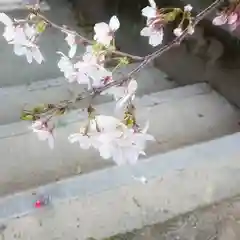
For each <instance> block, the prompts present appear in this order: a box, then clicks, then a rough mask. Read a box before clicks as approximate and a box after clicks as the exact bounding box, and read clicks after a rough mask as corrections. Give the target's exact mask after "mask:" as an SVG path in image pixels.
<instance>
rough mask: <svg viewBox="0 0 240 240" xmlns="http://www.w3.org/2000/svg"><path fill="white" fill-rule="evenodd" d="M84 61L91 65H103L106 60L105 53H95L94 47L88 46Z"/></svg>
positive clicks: (83, 57)
mask: <svg viewBox="0 0 240 240" xmlns="http://www.w3.org/2000/svg"><path fill="white" fill-rule="evenodd" d="M82 59H83V61H84V62H88V63H89V64H99V65H102V64H103V62H104V60H105V55H104V51H99V52H95V51H94V48H93V46H91V45H88V46H87V47H86V51H85V53H84V54H83V56H82Z"/></svg>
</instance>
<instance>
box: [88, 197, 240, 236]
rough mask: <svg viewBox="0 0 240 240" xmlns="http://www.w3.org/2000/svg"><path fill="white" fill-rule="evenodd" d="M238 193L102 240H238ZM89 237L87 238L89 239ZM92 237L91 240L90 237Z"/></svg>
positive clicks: (239, 198)
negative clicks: (203, 206)
mask: <svg viewBox="0 0 240 240" xmlns="http://www.w3.org/2000/svg"><path fill="white" fill-rule="evenodd" d="M239 239H240V196H237V197H233V198H231V199H226V200H225V201H222V202H220V203H216V204H213V205H211V206H208V207H205V208H199V209H197V210H195V211H192V212H189V213H186V214H184V215H182V216H178V217H176V218H173V219H171V220H169V221H166V222H165V223H158V224H155V225H152V226H146V227H144V228H142V229H139V230H135V231H132V232H129V233H125V234H119V235H116V236H112V237H110V238H104V240H239ZM89 240H90V239H89ZM92 240H93V239H92Z"/></svg>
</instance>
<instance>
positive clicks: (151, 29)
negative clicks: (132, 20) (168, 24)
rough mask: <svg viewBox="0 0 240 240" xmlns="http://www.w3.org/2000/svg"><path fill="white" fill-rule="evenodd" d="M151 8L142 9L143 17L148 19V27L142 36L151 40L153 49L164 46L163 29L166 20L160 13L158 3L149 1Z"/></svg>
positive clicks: (144, 29) (142, 31) (141, 33)
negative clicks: (160, 45)
mask: <svg viewBox="0 0 240 240" xmlns="http://www.w3.org/2000/svg"><path fill="white" fill-rule="evenodd" d="M149 4H150V6H147V7H145V8H143V9H142V15H143V16H144V17H146V18H147V24H146V27H144V28H143V29H142V30H141V32H140V35H141V36H145V37H148V38H149V44H150V45H152V46H153V47H156V46H158V45H159V44H162V41H163V34H164V32H163V27H164V24H165V22H164V19H163V18H162V16H161V15H160V14H159V13H158V9H157V6H156V3H155V2H154V1H153V0H149Z"/></svg>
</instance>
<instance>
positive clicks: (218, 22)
mask: <svg viewBox="0 0 240 240" xmlns="http://www.w3.org/2000/svg"><path fill="white" fill-rule="evenodd" d="M227 19H228V18H227V16H226V15H224V14H221V15H219V16H217V17H215V18H214V19H213V21H212V23H213V25H216V26H220V25H224V24H226V23H227Z"/></svg>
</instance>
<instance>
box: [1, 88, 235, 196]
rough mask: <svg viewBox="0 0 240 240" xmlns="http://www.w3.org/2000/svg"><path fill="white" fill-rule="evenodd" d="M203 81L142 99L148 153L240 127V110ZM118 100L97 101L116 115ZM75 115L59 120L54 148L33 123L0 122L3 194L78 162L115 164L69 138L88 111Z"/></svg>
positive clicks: (62, 173)
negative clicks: (151, 139) (150, 138)
mask: <svg viewBox="0 0 240 240" xmlns="http://www.w3.org/2000/svg"><path fill="white" fill-rule="evenodd" d="M201 86H202V85H201V84H200V85H193V86H186V87H183V88H179V89H178V88H175V89H172V90H165V91H167V93H166V94H164V93H161V92H160V93H158V94H155V95H154V97H153V98H152V100H151V101H148V102H147V99H146V97H145V99H144V97H142V100H141V102H142V103H143V104H139V105H140V106H139V107H137V119H138V122H139V123H140V124H141V123H142V124H144V123H145V122H146V121H147V120H149V123H150V128H149V133H151V134H152V135H153V136H154V137H155V138H156V140H157V141H156V142H151V143H149V144H148V145H147V146H148V147H147V149H146V153H147V156H152V155H154V154H157V153H164V152H167V151H170V150H173V149H177V148H181V147H183V146H186V145H192V144H195V143H198V142H204V141H208V140H211V139H215V138H218V137H221V136H224V135H227V134H231V133H234V132H236V131H238V130H239V128H240V127H239V124H238V120H239V112H238V111H236V110H235V109H234V108H233V107H232V106H231V105H229V104H228V102H227V101H226V100H225V99H224V98H222V97H221V96H219V95H218V94H217V93H216V92H214V91H210V92H209V89H208V88H204V87H203V88H201ZM200 90H201V91H202V92H201V91H200ZM179 92H180V93H181V94H180V93H179ZM174 93H175V94H174ZM167 95H169V97H168V101H166V100H167V98H166V96H167ZM174 97H175V98H174ZM114 106H115V104H114V103H106V104H103V105H99V106H97V110H98V112H99V113H104V114H107V115H108V114H110V115H111V114H112V113H113V111H114ZM163 113H164V114H163ZM76 117H78V122H76V121H74V122H72V123H70V124H66V122H65V124H64V121H59V124H58V125H60V126H61V125H62V127H59V128H56V130H55V131H54V136H55V148H54V149H53V150H51V149H50V148H49V146H48V145H47V142H46V141H44V142H43V141H39V140H38V138H37V136H36V134H35V133H32V132H30V130H27V131H26V129H27V128H28V125H29V124H28V123H24V124H23V123H16V124H13V125H8V126H1V127H0V129H1V130H0V135H1V134H2V137H1V138H0V151H1V159H0V162H1V168H0V182H1V188H0V195H5V194H9V193H13V192H15V191H21V190H25V189H28V188H31V187H36V186H38V185H42V184H46V183H49V182H52V181H55V180H56V179H62V178H65V177H69V176H71V175H74V174H76V173H77V169H78V167H79V166H80V167H81V170H82V172H84V173H87V172H91V171H94V170H97V169H100V168H103V167H107V166H109V164H112V161H103V159H101V157H100V156H99V154H98V153H97V152H96V151H94V150H93V151H86V150H82V149H80V148H79V145H78V144H77V143H75V144H70V143H69V142H68V140H67V138H68V136H69V135H70V134H72V133H75V132H77V131H78V129H79V127H80V126H81V124H83V122H82V121H83V120H84V118H85V115H84V114H83V113H79V112H77V114H76V115H75V118H76Z"/></svg>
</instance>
